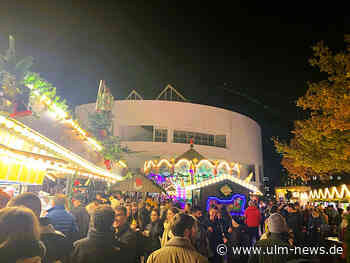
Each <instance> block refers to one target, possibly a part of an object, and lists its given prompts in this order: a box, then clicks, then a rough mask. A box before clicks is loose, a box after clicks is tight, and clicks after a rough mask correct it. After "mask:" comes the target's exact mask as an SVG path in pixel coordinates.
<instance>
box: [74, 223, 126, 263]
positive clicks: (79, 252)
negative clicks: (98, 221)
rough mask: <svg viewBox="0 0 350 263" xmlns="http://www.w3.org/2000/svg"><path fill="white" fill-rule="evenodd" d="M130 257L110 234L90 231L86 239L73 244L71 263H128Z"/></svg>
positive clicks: (111, 233) (112, 234)
mask: <svg viewBox="0 0 350 263" xmlns="http://www.w3.org/2000/svg"><path fill="white" fill-rule="evenodd" d="M129 257H131V256H130V255H128V253H127V252H126V249H125V248H124V247H123V244H121V243H120V242H119V241H117V240H116V239H115V237H114V233H113V232H112V231H111V232H106V233H104V232H97V231H95V230H93V229H91V230H90V231H89V233H88V236H87V237H86V238H83V239H81V240H78V241H76V242H75V243H74V250H73V252H72V255H71V262H74V263H99V262H120V263H123V262H130V261H129V259H128V258H129Z"/></svg>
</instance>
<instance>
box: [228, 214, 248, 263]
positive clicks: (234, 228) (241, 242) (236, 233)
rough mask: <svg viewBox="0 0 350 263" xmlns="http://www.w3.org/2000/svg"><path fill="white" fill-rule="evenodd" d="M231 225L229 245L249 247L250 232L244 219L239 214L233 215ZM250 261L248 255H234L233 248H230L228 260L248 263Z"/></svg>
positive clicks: (231, 246)
mask: <svg viewBox="0 0 350 263" xmlns="http://www.w3.org/2000/svg"><path fill="white" fill-rule="evenodd" d="M231 224H232V225H231V227H230V228H229V230H228V232H229V241H228V242H229V243H228V244H229V247H230V248H233V247H248V246H249V245H250V242H249V234H248V228H247V226H246V225H245V224H244V222H243V220H242V219H241V218H240V217H239V216H232V217H231ZM247 261H248V255H244V254H243V253H242V254H241V255H234V254H233V250H232V249H230V250H229V253H228V262H241V263H246V262H247Z"/></svg>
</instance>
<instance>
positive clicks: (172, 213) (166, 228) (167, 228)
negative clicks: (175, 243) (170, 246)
mask: <svg viewBox="0 0 350 263" xmlns="http://www.w3.org/2000/svg"><path fill="white" fill-rule="evenodd" d="M179 212H180V210H179V209H178V208H176V207H171V208H169V209H168V211H167V212H166V215H167V217H166V220H165V221H164V232H163V235H162V240H161V247H164V246H165V245H166V243H167V242H168V241H169V240H170V239H171V238H172V237H173V236H174V235H173V233H172V232H171V230H170V228H171V222H172V220H173V218H174V216H175V215H176V214H178V213H179Z"/></svg>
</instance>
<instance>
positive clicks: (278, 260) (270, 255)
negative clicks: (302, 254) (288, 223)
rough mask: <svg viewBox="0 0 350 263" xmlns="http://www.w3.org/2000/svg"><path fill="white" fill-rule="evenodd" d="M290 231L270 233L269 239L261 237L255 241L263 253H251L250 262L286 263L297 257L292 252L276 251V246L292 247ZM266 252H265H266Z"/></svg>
mask: <svg viewBox="0 0 350 263" xmlns="http://www.w3.org/2000/svg"><path fill="white" fill-rule="evenodd" d="M287 240H288V233H281V234H277V233H270V234H269V236H268V238H267V239H261V240H259V241H258V242H256V243H255V247H259V248H261V253H255V254H254V253H251V254H250V256H249V260H248V263H286V262H288V261H289V260H292V259H294V258H295V255H292V253H281V252H279V253H278V251H276V252H274V251H273V248H275V247H287V248H289V247H290V244H289V243H288V241H287ZM264 252H265V253H264Z"/></svg>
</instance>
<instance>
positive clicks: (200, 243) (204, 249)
mask: <svg viewBox="0 0 350 263" xmlns="http://www.w3.org/2000/svg"><path fill="white" fill-rule="evenodd" d="M207 229H208V223H207V222H204V223H202V222H200V221H199V222H198V232H197V239H196V241H195V244H194V247H195V248H196V250H197V251H198V252H199V253H200V254H201V255H203V256H205V257H212V251H211V249H210V247H209V239H208V233H207V232H208V230H207Z"/></svg>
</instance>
